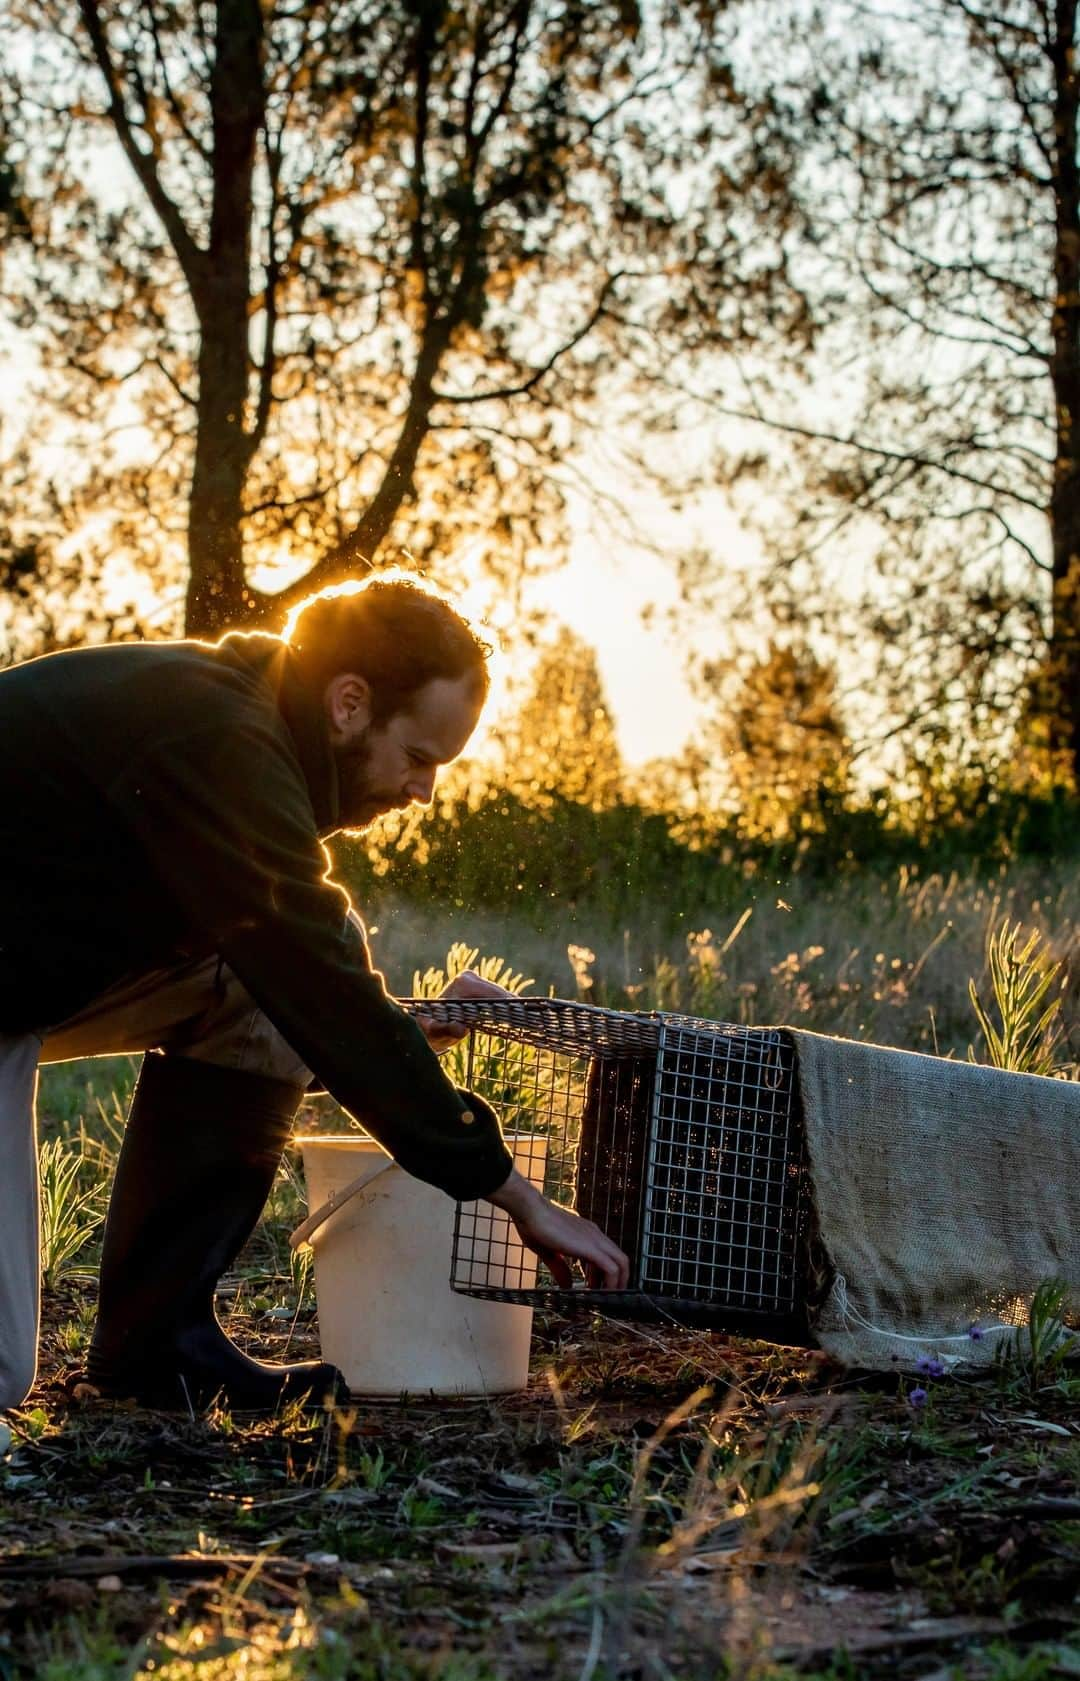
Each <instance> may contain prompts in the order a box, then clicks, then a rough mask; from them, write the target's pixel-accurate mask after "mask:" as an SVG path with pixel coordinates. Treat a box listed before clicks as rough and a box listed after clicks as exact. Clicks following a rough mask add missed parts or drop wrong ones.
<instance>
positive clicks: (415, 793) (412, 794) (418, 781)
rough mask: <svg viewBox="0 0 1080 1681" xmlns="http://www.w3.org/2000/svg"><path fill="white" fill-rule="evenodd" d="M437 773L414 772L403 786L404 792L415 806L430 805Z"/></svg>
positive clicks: (426, 771) (432, 770) (431, 771)
mask: <svg viewBox="0 0 1080 1681" xmlns="http://www.w3.org/2000/svg"><path fill="white" fill-rule="evenodd" d="M436 775H437V772H436V771H435V769H434V768H432V769H431V770H423V771H421V770H416V771H414V772H413V773H412V775H411V776H410V777H409V780H408V782H407V783H406V784H405V792H406V793H407V794H408V796H409V798H410V800H412V801H413V802H414V803H415V804H416V805H430V804H431V800H432V796H433V795H434V793H435V777H436Z"/></svg>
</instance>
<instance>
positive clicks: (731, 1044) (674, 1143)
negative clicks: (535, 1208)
mask: <svg viewBox="0 0 1080 1681" xmlns="http://www.w3.org/2000/svg"><path fill="white" fill-rule="evenodd" d="M644 1193H645V1194H644V1199H643V1200H644V1210H643V1219H642V1231H641V1245H640V1251H639V1268H638V1276H639V1280H640V1288H641V1290H642V1291H643V1292H644V1293H646V1294H647V1295H650V1296H655V1297H657V1298H662V1299H665V1300H666V1299H670V1300H672V1301H673V1302H676V1301H677V1302H679V1303H680V1304H692V1303H696V1304H700V1306H701V1310H702V1311H701V1312H700V1314H696V1315H695V1316H694V1317H695V1318H697V1319H698V1322H699V1323H700V1322H707V1323H711V1324H714V1325H716V1326H717V1327H724V1326H726V1327H728V1328H730V1329H733V1330H735V1329H739V1330H744V1331H746V1332H748V1333H749V1334H751V1335H753V1334H758V1335H761V1336H775V1337H778V1338H782V1339H783V1340H786V1341H805V1340H806V1329H805V1322H806V1295H807V1265H806V1249H805V1237H806V1223H807V1213H808V1206H807V1205H808V1196H809V1187H808V1172H807V1165H806V1149H805V1140H804V1134H803V1126H802V1117H801V1109H800V1104H799V1097H798V1082H797V1080H796V1078H795V1051H794V1044H793V1042H792V1039H791V1037H790V1035H789V1034H787V1033H784V1032H782V1031H780V1030H777V1029H765V1028H737V1027H721V1026H719V1025H718V1024H716V1023H705V1022H698V1021H694V1020H691V1019H688V1018H683V1017H678V1016H667V1017H662V1018H661V1027H660V1045H659V1050H658V1054H657V1060H656V1078H655V1085H654V1089H653V1101H652V1124H651V1128H650V1137H649V1148H648V1155H647V1160H646V1163H645V1186H644Z"/></svg>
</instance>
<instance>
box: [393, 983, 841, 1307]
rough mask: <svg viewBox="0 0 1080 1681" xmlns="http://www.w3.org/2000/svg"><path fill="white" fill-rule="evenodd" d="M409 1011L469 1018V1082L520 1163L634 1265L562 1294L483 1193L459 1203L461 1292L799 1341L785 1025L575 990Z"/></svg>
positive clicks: (801, 1160)
mask: <svg viewBox="0 0 1080 1681" xmlns="http://www.w3.org/2000/svg"><path fill="white" fill-rule="evenodd" d="M407 1007H408V1008H410V1009H412V1010H414V1011H417V1012H419V1011H423V1012H425V1013H428V1014H431V1015H433V1016H435V1017H436V1018H437V1019H438V1020H440V1021H449V1022H455V1023H459V1024H461V1025H462V1026H466V1027H469V1028H470V1029H471V1032H470V1035H469V1039H468V1053H467V1057H466V1060H465V1063H464V1066H463V1065H462V1064H461V1062H460V1061H459V1063H458V1069H457V1072H456V1074H455V1077H460V1078H461V1079H462V1081H463V1083H464V1084H465V1085H467V1086H469V1087H470V1088H471V1089H473V1090H475V1091H478V1092H479V1093H480V1094H481V1095H482V1096H483V1097H485V1098H486V1099H487V1100H488V1101H489V1102H490V1103H491V1104H492V1105H493V1106H494V1107H495V1109H496V1110H497V1111H498V1113H499V1116H500V1119H501V1121H502V1125H503V1131H504V1133H505V1135H506V1137H507V1142H508V1143H509V1144H510V1146H511V1148H512V1149H513V1151H514V1154H515V1160H516V1164H517V1167H518V1169H519V1171H520V1172H522V1173H523V1174H525V1175H526V1177H528V1178H529V1179H530V1180H531V1181H532V1182H533V1183H534V1184H535V1185H537V1186H538V1187H539V1188H542V1189H543V1191H544V1192H545V1194H546V1195H547V1196H549V1197H552V1198H553V1199H554V1200H556V1201H558V1202H562V1203H565V1204H567V1205H569V1206H572V1207H575V1208H576V1209H577V1211H578V1212H579V1213H580V1214H583V1215H585V1216H586V1217H587V1218H589V1219H592V1220H595V1222H596V1223H597V1225H599V1226H600V1227H601V1228H602V1229H603V1230H604V1231H606V1232H607V1233H608V1235H609V1236H610V1237H612V1238H613V1239H614V1241H615V1242H616V1243H618V1244H619V1246H620V1247H621V1248H622V1249H624V1250H625V1251H626V1253H627V1254H628V1255H629V1257H630V1261H631V1275H630V1285H631V1287H630V1289H628V1290H627V1291H625V1292H618V1293H616V1292H612V1291H606V1290H593V1289H590V1288H587V1287H586V1286H585V1285H584V1284H583V1283H579V1284H578V1285H576V1286H575V1288H574V1289H573V1290H567V1289H563V1288H560V1287H559V1286H557V1285H556V1283H555V1281H554V1279H553V1278H552V1276H551V1274H550V1272H549V1271H548V1269H547V1268H546V1267H545V1266H544V1265H543V1264H542V1263H539V1262H538V1261H537V1259H536V1257H535V1256H533V1255H531V1254H530V1253H529V1252H527V1251H526V1250H525V1249H524V1248H523V1246H522V1245H521V1243H520V1242H519V1241H518V1238H517V1234H516V1232H515V1231H514V1228H513V1225H512V1223H511V1221H510V1220H509V1218H508V1216H507V1215H505V1214H504V1213H503V1212H502V1211H501V1210H499V1209H495V1208H493V1207H492V1205H491V1204H490V1203H488V1202H485V1201H483V1200H481V1201H478V1202H473V1203H466V1204H462V1205H461V1206H460V1207H459V1210H458V1217H457V1223H456V1229H455V1240H454V1253H453V1262H452V1275H451V1282H452V1284H453V1286H454V1288H455V1289H460V1290H464V1291H466V1292H467V1293H468V1294H470V1295H475V1296H484V1297H488V1298H491V1299H495V1300H500V1301H518V1302H531V1303H533V1304H540V1303H544V1304H547V1305H552V1306H556V1307H563V1308H565V1307H568V1306H596V1307H600V1308H602V1309H603V1310H604V1311H605V1312H607V1313H609V1314H612V1315H618V1316H622V1317H625V1318H637V1319H654V1320H655V1319H668V1318H672V1317H675V1318H678V1319H680V1320H682V1321H684V1322H687V1323H697V1324H704V1325H727V1326H729V1327H731V1328H735V1329H741V1328H745V1329H748V1330H751V1331H754V1330H757V1331H758V1332H759V1334H762V1335H767V1334H776V1335H783V1336H786V1337H788V1339H789V1340H790V1339H791V1338H793V1337H795V1336H797V1335H798V1331H797V1329H793V1326H795V1325H796V1322H798V1321H799V1320H800V1318H801V1314H802V1309H803V1307H804V1305H805V1304H804V1297H805V1292H806V1285H805V1259H806V1257H805V1253H804V1242H803V1239H804V1230H803V1228H804V1225H805V1223H806V1220H805V1216H806V1212H807V1201H808V1198H807V1173H806V1165H805V1154H804V1146H803V1136H802V1126H801V1115H800V1112H799V1109H798V1098H797V1083H796V1081H795V1079H794V1051H793V1047H792V1043H791V1040H790V1039H789V1038H788V1036H787V1035H785V1034H784V1033H782V1032H780V1031H777V1030H773V1029H750V1028H735V1027H728V1026H724V1025H722V1024H719V1023H716V1022H706V1021H701V1020H699V1019H697V1018H694V1017H687V1016H677V1015H673V1014H653V1015H638V1014H631V1013H629V1012H620V1011H614V1010H601V1009H597V1008H595V1007H593V1006H590V1005H584V1004H575V1003H571V1002H568V1001H565V1000H560V999H512V1000H498V1001H491V1002H486V1001H484V1002H480V1001H476V1002H472V1001H464V1000H462V1001H458V1000H450V1001H447V1002H440V1001H427V1000H409V1001H407Z"/></svg>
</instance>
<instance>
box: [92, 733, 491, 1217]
mask: <svg viewBox="0 0 1080 1681" xmlns="http://www.w3.org/2000/svg"><path fill="white" fill-rule="evenodd" d="M113 796H114V798H115V799H116V801H117V803H118V804H119V805H120V807H121V808H122V810H123V811H124V813H125V814H126V815H127V817H128V818H129V820H130V822H131V824H132V826H133V828H134V830H135V833H136V835H137V836H138V838H139V840H140V842H141V844H142V846H143V847H144V848H145V851H146V854H147V856H148V858H149V860H150V862H151V864H152V866H153V868H154V869H155V871H156V873H157V875H158V876H159V878H160V880H161V883H162V887H163V889H164V891H165V892H167V893H168V894H169V895H170V896H171V897H172V898H173V899H174V900H175V901H176V902H177V903H178V904H179V905H180V907H181V909H182V911H183V912H184V914H185V915H186V917H187V919H188V920H189V921H190V922H191V924H192V925H193V926H194V927H195V928H197V929H198V930H199V932H200V933H202V934H204V935H206V936H207V937H208V938H209V939H210V940H211V941H212V942H213V945H214V947H215V949H216V950H218V951H219V952H220V953H221V955H222V957H224V958H225V960H226V962H228V963H229V964H230V966H231V967H232V968H233V969H235V971H236V973H237V974H238V975H239V977H240V979H241V980H242V981H243V982H244V985H245V986H246V987H247V989H248V990H249V992H250V993H251V995H252V997H253V998H254V999H255V1001H256V1002H257V1003H258V1004H259V1005H260V1007H261V1008H262V1009H263V1010H265V1012H266V1014H267V1015H268V1016H269V1017H270V1020H271V1021H272V1022H273V1023H274V1025H275V1026H276V1027H277V1028H278V1029H279V1030H280V1032H281V1033H282V1034H284V1036H285V1038H286V1039H287V1040H288V1042H289V1044H290V1045H291V1046H292V1047H293V1049H294V1050H295V1051H297V1052H298V1054H299V1055H300V1056H301V1057H302V1058H303V1059H304V1061H305V1062H306V1063H307V1065H308V1067H309V1068H310V1069H311V1071H312V1073H313V1074H314V1075H315V1076H316V1078H317V1079H318V1081H319V1082H320V1083H321V1084H322V1085H324V1086H325V1087H326V1089H327V1090H328V1091H329V1092H330V1093H331V1094H332V1095H333V1096H334V1097H335V1098H336V1099H337V1101H338V1102H339V1103H340V1104H342V1106H343V1107H344V1108H346V1109H347V1110H349V1112H350V1113H351V1114H353V1115H355V1116H356V1117H357V1119H358V1120H360V1121H361V1122H362V1124H363V1125H364V1126H365V1127H366V1128H367V1129H368V1130H369V1131H370V1132H371V1134H372V1135H373V1136H374V1137H375V1138H377V1139H378V1141H379V1143H380V1144H382V1145H383V1147H384V1148H385V1149H386V1150H388V1151H389V1153H390V1154H391V1155H392V1156H393V1157H394V1159H395V1160H396V1161H398V1162H399V1163H400V1164H401V1166H402V1167H403V1168H405V1169H406V1171H407V1172H409V1173H412V1174H414V1175H415V1176H416V1177H417V1178H418V1179H424V1180H427V1182H428V1183H429V1184H432V1185H437V1186H438V1187H439V1188H440V1189H441V1190H444V1191H446V1192H447V1193H448V1194H449V1195H450V1196H452V1197H457V1198H460V1199H463V1200H466V1199H471V1198H474V1197H481V1196H486V1195H488V1194H489V1193H490V1192H491V1191H494V1190H497V1189H498V1187H499V1186H500V1185H502V1184H503V1182H504V1181H505V1180H506V1178H507V1177H508V1175H509V1173H510V1171H511V1169H512V1167H513V1158H512V1157H511V1155H510V1152H509V1151H508V1150H507V1148H506V1145H505V1144H504V1143H503V1140H502V1136H501V1133H500V1131H499V1126H498V1122H497V1120H496V1118H495V1116H494V1114H493V1113H492V1111H491V1110H490V1109H488V1107H487V1105H486V1104H483V1103H480V1102H476V1101H473V1100H472V1099H471V1098H467V1097H466V1096H465V1095H463V1094H461V1093H459V1092H458V1090H457V1089H456V1088H455V1086H454V1085H452V1083H451V1082H450V1080H449V1079H448V1078H447V1077H446V1075H445V1074H444V1073H443V1070H442V1067H441V1065H440V1063H439V1060H438V1058H437V1056H436V1055H435V1053H434V1051H432V1049H431V1047H430V1046H429V1044H428V1042H427V1040H426V1038H425V1037H424V1034H423V1033H422V1032H421V1030H420V1028H419V1027H418V1026H417V1025H416V1023H415V1022H414V1021H413V1019H412V1018H411V1017H410V1016H409V1015H408V1014H407V1012H406V1011H404V1010H402V1009H401V1008H400V1006H399V1005H397V1004H396V1003H395V1002H394V1001H393V999H392V998H390V997H389V995H388V994H387V991H386V988H385V986H384V984H383V979H382V976H381V975H380V974H378V973H377V972H376V971H374V970H373V969H372V967H371V962H370V959H369V956H368V951H367V947H366V945H365V943H364V939H363V936H362V934H361V933H360V931H359V929H358V928H356V927H355V925H354V924H353V923H352V922H350V920H349V918H348V915H347V912H348V909H349V899H348V895H347V894H346V893H345V891H344V889H343V888H341V887H340V886H338V885H337V884H335V883H334V882H333V881H331V880H330V879H329V868H330V866H329V859H328V856H327V854H326V852H325V851H324V849H323V847H322V845H321V843H320V842H319V839H318V836H317V834H316V826H315V818H314V815H313V813H312V810H311V804H310V800H309V798H308V794H307V789H306V785H305V784H304V782H303V779H302V776H301V774H300V772H299V768H298V766H297V765H296V763H295V760H294V759H293V758H292V755H291V752H290V750H289V748H288V746H287V745H286V744H285V743H284V742H283V741H281V740H279V739H278V738H277V737H276V736H275V735H274V733H273V732H272V731H271V730H270V729H269V727H260V726H259V724H258V723H249V724H247V725H246V726H245V727H243V728H241V729H228V730H225V731H209V730H207V731H206V732H199V733H198V734H197V735H190V734H189V735H186V736H184V737H183V738H182V739H180V740H173V741H171V742H169V743H167V744H166V745H164V746H161V747H158V748H156V749H155V751H154V753H153V754H152V755H151V756H150V757H149V758H147V759H145V760H143V761H142V762H141V763H139V764H138V765H136V766H133V767H131V768H130V769H129V770H128V771H127V772H126V773H125V774H124V776H123V778H122V780H121V783H120V785H119V786H118V787H116V788H115V789H114V790H113Z"/></svg>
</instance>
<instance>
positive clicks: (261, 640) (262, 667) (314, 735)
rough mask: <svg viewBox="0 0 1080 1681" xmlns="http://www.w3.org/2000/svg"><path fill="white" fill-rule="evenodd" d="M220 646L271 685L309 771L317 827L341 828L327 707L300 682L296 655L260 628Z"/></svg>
mask: <svg viewBox="0 0 1080 1681" xmlns="http://www.w3.org/2000/svg"><path fill="white" fill-rule="evenodd" d="M218 646H219V647H221V648H223V649H226V650H227V651H228V653H229V654H231V655H232V656H233V658H235V659H239V660H242V661H243V663H244V664H245V665H247V666H250V667H251V668H252V669H253V670H256V671H258V672H259V674H260V676H262V677H263V678H264V679H265V681H266V682H267V683H268V684H269V685H270V688H271V690H272V692H273V696H274V701H275V703H276V705H277V708H278V711H279V712H280V713H281V716H282V718H283V719H284V721H285V726H286V728H287V729H288V731H289V734H290V735H291V736H292V738H293V744H294V746H295V748H296V756H297V758H298V759H299V761H300V768H301V770H302V771H303V773H304V781H305V782H306V783H307V788H308V793H309V795H310V796H311V806H312V810H313V811H314V813H315V827H316V829H317V830H318V832H319V834H320V835H332V834H333V833H334V832H335V830H337V829H339V828H340V827H341V816H340V803H339V792H338V774H337V765H336V763H335V762H334V754H333V749H332V748H331V746H330V742H329V739H328V737H327V730H326V723H325V721H324V718H323V712H322V707H321V706H320V704H319V702H318V700H317V699H316V698H315V697H314V696H312V695H311V694H310V693H309V692H308V690H307V689H306V688H305V686H304V684H303V683H302V682H301V681H300V674H299V672H298V671H297V669H296V658H295V655H294V654H293V652H292V650H291V648H290V647H289V645H288V643H286V642H283V641H282V640H281V638H280V637H279V636H266V635H263V634H261V633H260V632H258V631H253V632H246V633H245V632H242V631H230V632H229V634H228V635H227V636H223V637H222V638H221V641H220V643H219V644H218Z"/></svg>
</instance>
